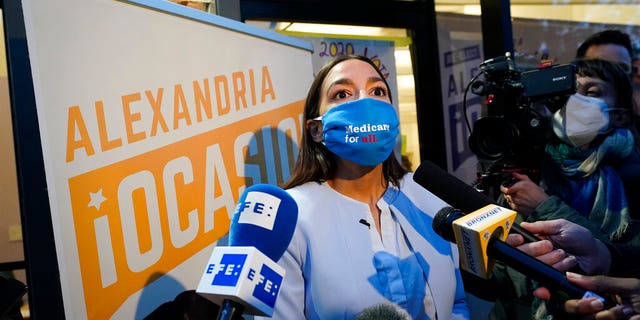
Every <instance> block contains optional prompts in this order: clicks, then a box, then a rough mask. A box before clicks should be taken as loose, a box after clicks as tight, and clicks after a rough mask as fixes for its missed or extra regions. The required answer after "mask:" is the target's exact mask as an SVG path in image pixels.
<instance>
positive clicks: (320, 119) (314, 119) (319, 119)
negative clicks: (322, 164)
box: [310, 116, 324, 145]
mask: <svg viewBox="0 0 640 320" xmlns="http://www.w3.org/2000/svg"><path fill="white" fill-rule="evenodd" d="M310 120H312V121H320V122H322V116H317V117H315V118H312V119H310ZM322 131H323V130H322V125H320V132H322ZM312 136H313V134H312ZM316 142H319V143H322V145H324V134H322V140H321V141H316Z"/></svg>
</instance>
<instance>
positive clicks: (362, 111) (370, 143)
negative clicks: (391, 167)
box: [316, 98, 399, 166]
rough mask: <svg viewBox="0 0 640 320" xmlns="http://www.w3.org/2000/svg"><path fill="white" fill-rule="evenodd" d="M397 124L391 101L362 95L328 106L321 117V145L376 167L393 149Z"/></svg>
mask: <svg viewBox="0 0 640 320" xmlns="http://www.w3.org/2000/svg"><path fill="white" fill-rule="evenodd" d="M316 119H318V118H316ZM318 120H319V119H318ZM398 125H399V121H398V117H397V115H396V110H395V109H394V108H393V106H392V105H391V104H389V103H387V102H384V101H380V100H376V99H371V98H364V99H359V100H354V101H349V102H346V103H343V104H341V105H337V106H335V107H333V108H331V109H329V110H328V111H327V112H326V113H325V114H324V115H323V116H322V135H323V137H324V145H325V146H326V147H327V148H328V149H329V150H330V151H331V152H333V153H335V154H336V155H338V156H339V157H342V158H344V159H347V160H349V161H353V162H355V163H357V164H360V165H363V166H375V165H378V164H380V163H382V162H383V161H384V160H386V159H387V158H388V157H389V155H390V154H391V152H393V147H394V146H395V143H396V137H397V136H398Z"/></svg>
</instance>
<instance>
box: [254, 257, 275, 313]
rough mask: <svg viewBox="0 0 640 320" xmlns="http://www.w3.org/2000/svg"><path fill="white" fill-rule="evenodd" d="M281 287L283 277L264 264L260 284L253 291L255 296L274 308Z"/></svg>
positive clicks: (259, 279)
mask: <svg viewBox="0 0 640 320" xmlns="http://www.w3.org/2000/svg"><path fill="white" fill-rule="evenodd" d="M281 285H282V276H281V275H279V274H278V273H277V272H275V271H274V270H273V269H271V268H269V266H267V265H266V264H264V265H262V268H261V269H260V276H259V278H258V284H256V287H255V288H254V289H253V296H254V297H256V299H258V300H260V301H262V302H264V304H266V305H268V306H269V307H271V308H273V307H275V305H276V298H277V297H278V292H279V291H280V286H281Z"/></svg>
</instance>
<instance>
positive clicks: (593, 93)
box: [587, 90, 602, 98]
mask: <svg viewBox="0 0 640 320" xmlns="http://www.w3.org/2000/svg"><path fill="white" fill-rule="evenodd" d="M587 96H588V97H594V98H600V97H602V93H601V92H600V90H589V91H587Z"/></svg>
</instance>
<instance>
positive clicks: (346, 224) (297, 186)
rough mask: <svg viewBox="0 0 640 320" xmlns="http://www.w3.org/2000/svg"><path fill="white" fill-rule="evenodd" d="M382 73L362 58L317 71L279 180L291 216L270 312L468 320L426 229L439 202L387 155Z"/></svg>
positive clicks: (447, 257) (453, 257)
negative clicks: (285, 173) (299, 133)
mask: <svg viewBox="0 0 640 320" xmlns="http://www.w3.org/2000/svg"><path fill="white" fill-rule="evenodd" d="M396 112H397V111H396V110H395V108H394V107H393V105H392V104H391V95H390V90H389V86H388V84H387V82H386V80H385V77H384V76H383V74H382V73H381V72H380V70H379V69H378V68H377V67H376V66H375V64H374V63H373V62H372V61H371V60H370V59H368V58H366V57H363V56H356V55H347V56H340V57H338V58H335V59H334V60H331V61H329V62H328V63H327V64H326V65H325V66H324V67H323V68H322V69H320V70H319V71H318V73H317V75H316V78H315V79H314V81H313V83H312V84H311V87H310V89H309V92H308V95H307V99H306V103H305V108H304V121H303V124H304V128H303V137H302V141H301V144H300V153H299V155H298V159H297V161H296V164H295V166H294V168H293V171H292V175H291V178H290V179H289V181H287V182H286V183H285V184H284V185H283V186H282V187H283V188H284V189H286V190H287V192H289V194H290V195H291V196H292V197H293V198H294V199H295V200H296V202H297V204H298V209H299V210H298V212H299V213H298V222H297V224H296V229H295V232H294V235H293V238H292V240H291V243H290V244H289V246H288V248H287V251H286V252H285V253H284V255H283V256H282V258H281V259H280V260H279V261H278V264H279V265H280V266H282V267H283V268H284V269H285V272H286V274H285V277H284V280H283V283H282V286H281V289H280V293H279V295H278V299H277V301H276V305H275V308H274V314H273V319H296V320H298V319H357V318H362V319H365V318H367V319H368V317H367V314H371V313H372V312H373V313H374V314H376V312H377V311H376V310H379V309H383V310H387V311H390V312H392V313H394V312H395V310H397V314H398V315H397V317H394V318H395V319H416V320H417V319H468V318H469V308H468V306H467V304H466V295H465V291H464V288H463V284H462V279H461V275H460V270H459V267H458V262H459V257H458V251H457V247H456V245H455V244H453V243H450V242H447V241H446V240H444V239H442V238H441V237H439V236H438V235H437V234H436V233H435V231H433V229H432V228H431V221H432V220H433V217H434V216H435V214H436V213H437V211H438V210H440V209H441V208H442V207H445V206H446V205H447V204H446V203H445V202H444V201H443V200H441V199H439V198H437V197H436V196H434V195H433V194H432V193H430V192H428V191H427V190H425V189H424V188H422V187H421V186H420V185H418V184H417V183H415V182H414V181H413V178H412V173H410V172H407V171H406V169H405V168H403V167H402V166H401V164H400V162H399V161H398V159H399V157H397V156H396V155H395V154H394V146H395V145H396V143H397V141H398V140H397V138H398V133H399V127H398V126H399V121H398V118H397V115H396Z"/></svg>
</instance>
